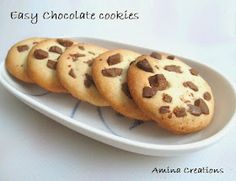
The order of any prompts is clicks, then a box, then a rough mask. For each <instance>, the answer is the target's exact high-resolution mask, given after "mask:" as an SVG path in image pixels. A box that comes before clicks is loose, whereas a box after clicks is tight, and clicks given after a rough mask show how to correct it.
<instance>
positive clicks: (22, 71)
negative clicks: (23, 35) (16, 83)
mask: <svg viewBox="0 0 236 181" xmlns="http://www.w3.org/2000/svg"><path fill="white" fill-rule="evenodd" d="M42 40H44V39H43V38H36V37H34V38H29V39H25V40H22V41H20V42H18V43H16V44H15V45H13V46H12V47H11V49H10V50H9V51H8V54H7V57H6V68H7V70H8V72H9V73H10V74H11V75H13V76H14V77H16V78H17V79H20V80H22V81H24V82H27V83H33V81H32V80H31V78H30V77H29V76H28V74H27V71H26V65H27V57H28V54H29V52H30V50H31V49H32V48H33V47H34V46H35V45H37V44H38V43H39V42H41V41H42Z"/></svg>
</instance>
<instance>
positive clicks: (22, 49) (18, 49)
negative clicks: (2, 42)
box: [16, 45, 29, 52]
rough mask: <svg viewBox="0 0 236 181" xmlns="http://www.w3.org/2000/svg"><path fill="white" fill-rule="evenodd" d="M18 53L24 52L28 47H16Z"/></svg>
mask: <svg viewBox="0 0 236 181" xmlns="http://www.w3.org/2000/svg"><path fill="white" fill-rule="evenodd" d="M16 48H17V51H18V52H24V51H26V50H28V49H29V46H28V45H19V46H17V47H16Z"/></svg>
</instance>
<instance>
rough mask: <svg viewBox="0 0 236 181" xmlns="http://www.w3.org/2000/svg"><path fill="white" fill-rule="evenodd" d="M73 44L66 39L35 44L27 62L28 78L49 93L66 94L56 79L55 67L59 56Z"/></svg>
mask: <svg viewBox="0 0 236 181" xmlns="http://www.w3.org/2000/svg"><path fill="white" fill-rule="evenodd" d="M75 43H76V42H74V41H72V40H67V39H48V40H45V41H42V42H40V43H39V44H37V45H36V46H35V47H33V49H32V50H31V51H30V53H29V56H28V60H27V73H28V75H29V77H30V78H31V79H32V80H33V81H34V82H35V83H36V84H38V85H39V86H41V87H43V88H44V89H47V90H49V91H51V92H58V93H59V92H67V90H66V89H65V88H64V87H63V86H62V85H61V83H60V81H59V79H58V78H57V75H56V67H57V61H58V59H59V57H60V56H61V54H62V53H63V52H64V51H65V50H66V49H67V48H69V47H71V46H72V45H73V44H75Z"/></svg>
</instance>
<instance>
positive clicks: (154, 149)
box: [0, 38, 236, 156]
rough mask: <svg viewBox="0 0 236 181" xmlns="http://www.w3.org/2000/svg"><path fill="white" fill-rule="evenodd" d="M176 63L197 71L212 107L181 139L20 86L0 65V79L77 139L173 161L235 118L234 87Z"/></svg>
mask: <svg viewBox="0 0 236 181" xmlns="http://www.w3.org/2000/svg"><path fill="white" fill-rule="evenodd" d="M74 39H77V40H78V41H80V42H86V43H94V44H97V45H101V46H104V47H107V48H109V49H114V48H126V49H130V50H134V51H137V52H140V53H143V54H149V53H150V52H152V51H153V50H150V49H146V48H141V47H135V46H132V45H127V44H122V43H116V42H111V41H106V40H99V39H92V38H74ZM179 58H181V59H182V60H183V61H185V62H186V63H188V64H189V65H190V66H192V67H194V68H196V69H197V70H199V72H200V74H201V75H202V76H203V77H204V78H205V79H206V80H207V81H208V82H209V83H210V85H211V87H212V90H213V94H214V96H215V104H216V106H215V115H214V120H213V121H212V123H211V124H210V125H209V126H208V127H207V128H206V129H204V130H202V131H200V132H198V133H194V134H188V135H184V136H178V135H174V134H171V133H169V132H167V131H165V130H163V129H161V128H158V127H157V126H156V124H155V123H152V122H145V123H144V122H142V121H137V120H128V119H127V118H125V117H123V116H121V115H119V114H117V113H116V112H115V111H113V110H112V109H111V108H98V107H95V106H92V105H89V104H87V103H85V102H81V101H79V100H77V99H75V98H73V97H72V96H70V95H67V94H54V93H50V92H48V91H46V90H44V89H41V88H39V87H38V86H36V85H30V84H25V83H23V82H21V81H18V80H16V79H15V78H13V77H12V76H10V75H9V74H8V72H7V71H6V69H5V65H4V62H3V63H2V64H1V67H0V80H1V83H2V84H3V86H4V87H5V88H6V89H7V90H8V91H9V92H11V93H12V94H13V95H15V96H16V97H17V98H19V99H20V100H21V101H23V102H24V103H26V104H28V105H29V106H30V107H32V108H34V109H35V110H37V111H39V112H41V113H43V114H45V115H46V116H48V117H50V118H52V119H53V120H55V121H57V122H59V123H60V124H62V125H64V126H67V127H69V128H71V129H73V130H75V131H77V132H79V133H81V134H83V135H86V136H88V137H90V138H93V139H95V140H98V141H101V142H103V143H106V144H108V145H111V146H114V147H117V148H120V149H123V150H127V151H131V152H135V153H140V154H144V155H153V156H174V155H181V154H185V153H189V152H193V151H196V150H199V149H201V148H204V147H206V146H209V145H211V144H212V143H214V142H216V141H217V140H219V139H220V138H221V137H222V136H223V135H224V134H225V133H226V132H227V130H228V128H229V127H230V125H231V123H232V120H233V119H235V116H234V113H235V108H236V101H235V100H236V96H235V91H234V88H233V86H232V85H231V84H230V82H229V81H227V79H226V78H224V76H222V75H221V74H219V73H217V72H216V71H214V70H213V69H211V68H209V67H207V66H205V65H203V64H200V63H197V62H194V61H192V60H189V59H186V58H183V57H179ZM233 116H234V118H233Z"/></svg>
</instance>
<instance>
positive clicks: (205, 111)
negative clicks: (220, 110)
mask: <svg viewBox="0 0 236 181" xmlns="http://www.w3.org/2000/svg"><path fill="white" fill-rule="evenodd" d="M194 105H195V106H198V107H200V109H201V112H202V113H203V114H209V109H208V106H207V104H206V103H205V101H204V100H203V99H201V98H200V99H197V100H196V101H194Z"/></svg>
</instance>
